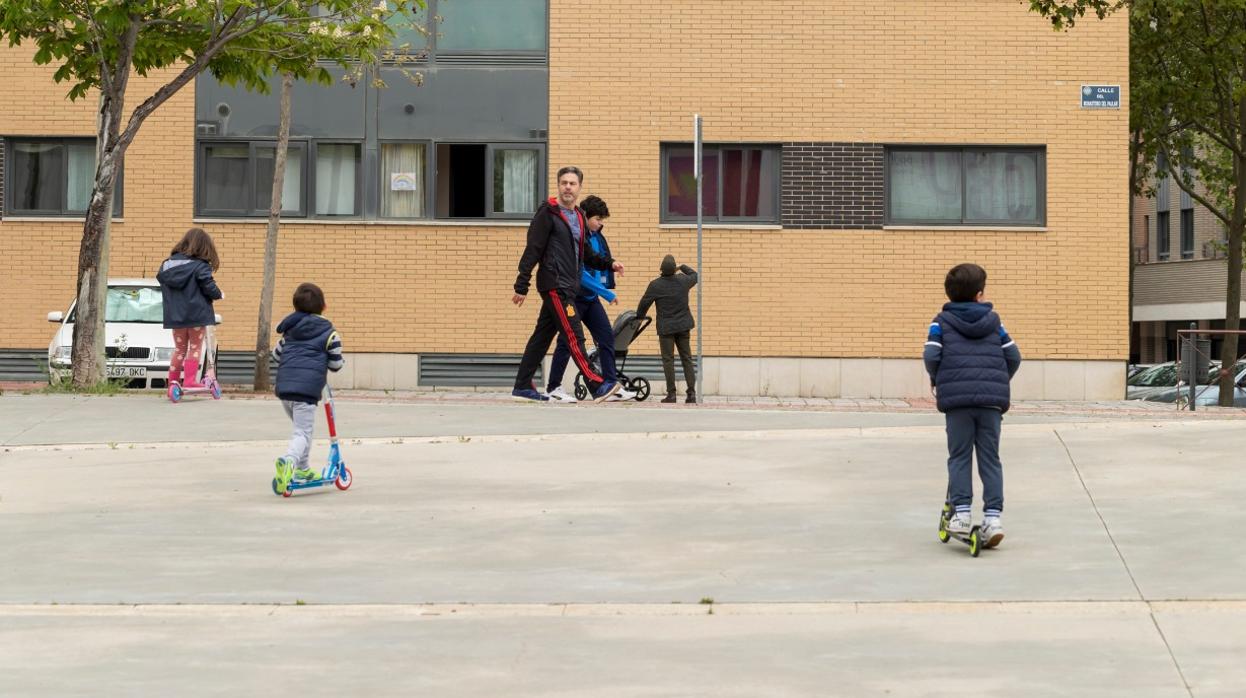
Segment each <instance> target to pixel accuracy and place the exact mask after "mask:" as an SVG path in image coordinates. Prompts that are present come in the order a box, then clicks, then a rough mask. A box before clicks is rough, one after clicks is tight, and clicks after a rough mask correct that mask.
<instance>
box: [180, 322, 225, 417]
mask: <svg viewBox="0 0 1246 698" xmlns="http://www.w3.org/2000/svg"><path fill="white" fill-rule="evenodd" d="M187 363H189V362H187ZM203 394H210V395H211V396H212V399H213V400H220V399H221V384H220V383H218V382H217V381H216V334H215V333H214V332H213V331H212V327H211V326H209V327H208V331H207V334H206V336H205V337H204V339H203V382H202V383H200V384H199V385H195V386H183V385H182V384H181V383H180V382H179V381H172V380H171V381H169V391H168V395H169V401H170V402H174V403H176V402H179V401H181V399H182V396H183V395H203Z"/></svg>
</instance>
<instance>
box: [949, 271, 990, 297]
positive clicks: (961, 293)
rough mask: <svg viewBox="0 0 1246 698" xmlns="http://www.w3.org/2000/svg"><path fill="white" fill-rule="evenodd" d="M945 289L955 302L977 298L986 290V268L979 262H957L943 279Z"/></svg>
mask: <svg viewBox="0 0 1246 698" xmlns="http://www.w3.org/2000/svg"><path fill="white" fill-rule="evenodd" d="M943 290H944V291H945V292H946V293H947V297H948V300H950V301H952V302H953V303H965V302H969V301H974V300H977V299H978V294H979V293H982V292H983V291H984V290H986V270H985V269H983V268H982V267H980V266H978V265H977V264H957V265H956V266H954V267H952V269H951V271H949V272H948V273H947V278H945V279H943Z"/></svg>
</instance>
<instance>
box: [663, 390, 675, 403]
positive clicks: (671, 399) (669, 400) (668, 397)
mask: <svg viewBox="0 0 1246 698" xmlns="http://www.w3.org/2000/svg"><path fill="white" fill-rule="evenodd" d="M662 402H665V403H666V404H668V405H669V404H671V403H672V402H679V398H677V397H675V393H667V394H666V397H664V398H662Z"/></svg>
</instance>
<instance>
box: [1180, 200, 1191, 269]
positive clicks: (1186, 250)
mask: <svg viewBox="0 0 1246 698" xmlns="http://www.w3.org/2000/svg"><path fill="white" fill-rule="evenodd" d="M1181 258H1182V259H1194V209H1192V208H1183V209H1181Z"/></svg>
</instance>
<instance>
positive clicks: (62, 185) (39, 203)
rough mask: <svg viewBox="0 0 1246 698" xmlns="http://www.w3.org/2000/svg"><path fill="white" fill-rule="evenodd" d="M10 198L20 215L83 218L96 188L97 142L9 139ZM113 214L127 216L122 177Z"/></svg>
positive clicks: (13, 212)
mask: <svg viewBox="0 0 1246 698" xmlns="http://www.w3.org/2000/svg"><path fill="white" fill-rule="evenodd" d="M5 142H6V149H7V153H6V155H7V157H6V158H5V165H6V168H7V172H6V173H5V177H4V181H5V183H6V187H5V193H6V196H7V197H8V200H7V202H6V203H7V205H6V206H5V209H6V210H7V211H8V213H9V214H10V215H14V216H82V215H84V214H85V213H86V210H87V207H88V205H89V204H90V203H91V189H92V188H93V187H94V185H95V139H93V138H42V139H6V141H5ZM114 198H115V201H114V203H113V215H114V216H116V215H120V214H121V203H122V201H121V199H122V182H121V175H120V173H118V175H117V188H116V193H115V194H114Z"/></svg>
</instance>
